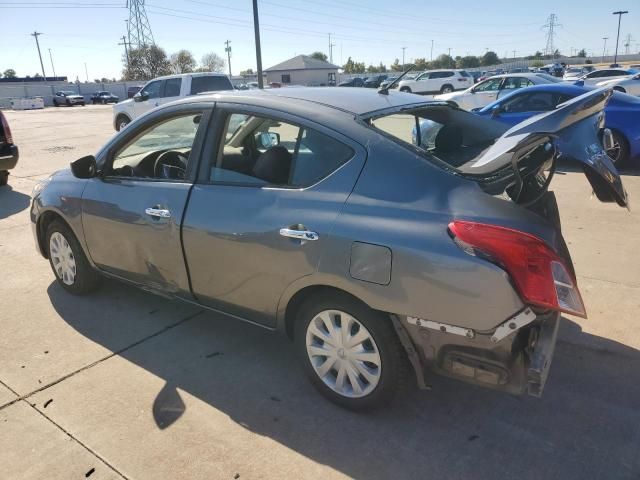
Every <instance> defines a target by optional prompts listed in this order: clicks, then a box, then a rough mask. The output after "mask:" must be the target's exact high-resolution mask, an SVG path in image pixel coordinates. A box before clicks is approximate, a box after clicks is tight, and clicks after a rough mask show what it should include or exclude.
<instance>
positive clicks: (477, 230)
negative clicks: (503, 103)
mask: <svg viewBox="0 0 640 480" xmlns="http://www.w3.org/2000/svg"><path fill="white" fill-rule="evenodd" d="M610 96H611V91H609V90H604V89H602V90H597V91H593V92H589V93H587V94H585V95H582V96H580V97H577V98H575V99H573V100H572V101H570V102H567V103H565V104H563V105H562V106H561V107H560V108H558V109H557V110H554V111H552V112H549V113H547V114H544V115H540V116H537V117H534V118H531V119H530V120H528V121H526V122H523V123H521V124H519V125H517V126H515V127H513V128H511V129H507V127H504V126H502V125H500V124H498V123H497V122H493V121H491V120H487V119H483V118H479V117H477V116H475V115H473V114H471V113H469V112H465V111H463V110H460V109H458V108H456V107H453V106H451V105H449V104H447V103H444V102H442V103H437V102H432V103H430V104H425V105H422V106H410V107H407V108H396V109H392V110H389V111H385V112H377V113H374V114H372V115H370V116H367V117H366V118H363V119H362V120H363V121H364V122H365V123H366V124H368V125H369V126H370V127H372V128H374V129H376V130H377V131H378V132H380V133H382V134H383V135H384V136H386V137H387V138H390V139H392V140H394V141H395V142H396V143H397V144H398V145H400V146H402V147H403V148H404V149H407V150H411V151H412V153H413V154H415V155H416V156H419V157H422V159H423V160H424V161H425V162H428V164H430V165H432V166H436V167H438V168H439V169H441V170H444V171H446V172H447V173H449V174H450V175H451V177H453V178H455V179H456V180H457V181H458V183H456V181H451V184H450V185H444V183H445V182H449V180H446V179H445V178H442V179H439V180H438V182H440V183H441V184H442V186H441V187H440V188H441V189H442V190H444V191H445V192H446V193H444V194H440V195H439V196H440V198H432V199H431V200H430V201H429V202H424V203H423V204H422V207H421V210H422V209H431V210H432V211H431V212H430V214H431V216H440V217H441V219H449V220H448V227H447V229H446V230H447V232H446V233H447V235H448V237H449V241H450V246H446V247H442V248H440V249H439V252H438V253H439V254H440V256H441V258H438V257H437V256H436V257H434V256H431V257H430V258H426V257H425V258H424V259H420V258H417V259H416V256H415V254H413V255H412V262H413V268H414V274H415V275H418V276H421V277H422V278H423V279H426V280H427V282H426V284H428V283H429V282H439V283H440V284H441V285H440V286H439V287H438V290H437V291H438V292H439V295H440V297H439V298H433V297H432V298H429V301H431V302H441V301H447V303H448V305H450V307H449V312H448V313H449V315H448V318H447V312H443V311H442V310H438V309H437V308H432V306H431V305H429V304H428V303H427V302H428V301H425V303H423V304H421V305H420V306H417V305H416V303H417V304H420V302H421V301H422V300H421V299H420V298H419V297H417V296H416V297H415V298H416V299H417V300H413V299H412V298H411V297H412V296H413V295H419V293H418V292H412V290H411V287H410V286H409V288H408V289H407V290H406V292H407V295H408V296H409V297H410V302H409V303H410V304H411V306H408V307H407V308H406V309H404V310H400V311H398V310H396V311H397V312H398V313H397V314H395V315H392V317H393V318H394V321H395V322H397V325H396V330H397V331H398V333H399V335H400V338H401V340H403V344H404V346H405V349H406V350H407V352H408V355H409V359H410V360H411V363H412V365H413V367H414V369H415V370H416V373H417V379H418V383H419V384H420V385H423V386H424V378H425V376H424V375H425V371H426V370H431V371H434V372H436V373H440V374H443V375H446V376H451V377H454V378H457V379H460V380H464V381H467V382H470V383H474V384H478V385H482V386H487V387H491V388H495V389H498V390H502V391H505V392H509V393H516V394H520V393H525V392H526V393H529V394H531V395H534V396H540V395H541V394H542V391H543V389H544V385H545V382H546V379H547V377H548V374H549V368H550V365H551V360H552V357H553V352H554V347H555V343H556V337H557V332H558V325H559V320H560V317H561V314H562V313H568V314H572V315H577V316H581V317H586V310H585V306H584V303H583V301H582V298H581V296H580V292H579V290H578V286H577V281H576V275H575V272H574V268H573V264H572V262H571V257H570V254H569V251H568V249H567V246H566V243H565V241H564V239H563V237H562V233H561V225H560V215H559V212H558V205H557V202H556V199H555V196H554V194H553V192H552V191H550V190H549V185H550V183H551V181H552V179H553V175H554V172H555V169H556V163H557V161H558V158H559V157H560V156H562V158H563V161H570V162H573V163H575V165H577V166H579V167H580V168H581V169H582V170H583V171H584V173H585V175H586V177H587V180H588V181H589V182H590V183H591V185H592V187H593V191H594V193H595V195H596V196H597V198H598V199H599V200H601V201H603V202H614V203H617V204H618V205H620V206H623V207H628V199H627V194H626V192H625V190H624V188H623V186H622V183H621V180H620V177H619V175H618V173H617V171H616V169H615V167H614V166H613V164H612V162H611V160H610V159H609V158H608V157H607V155H606V153H605V150H606V149H607V142H610V141H611V133H610V132H609V131H608V130H606V129H605V128H604V114H603V109H604V107H605V105H606V103H607V101H608V100H609V98H610ZM424 125H429V128H430V132H429V135H423V133H424V132H420V128H421V126H422V127H423V128H424ZM412 131H413V135H412V134H411V132H412ZM416 133H417V134H416ZM559 145H562V148H563V151H562V152H561V151H560V149H559ZM381 174H383V173H381ZM421 175H422V174H421V173H419V171H418V169H415V171H414V172H413V177H414V178H410V177H407V180H406V182H407V188H408V189H411V188H412V186H411V185H410V184H411V183H412V182H414V181H416V182H418V181H420V180H416V179H419V178H420V176H421ZM425 179H426V177H425ZM400 195H401V194H400ZM434 195H436V194H435V192H434ZM442 197H444V198H442ZM434 200H435V201H434ZM416 205H417V202H416ZM438 208H440V209H441V211H440V212H438ZM421 214H422V212H420V213H417V214H416V215H418V216H419V215H421ZM429 236H430V229H429V228H428V227H427V228H425V230H424V238H425V242H426V243H430V239H429ZM451 248H455V249H456V250H457V253H456V252H455V251H453V250H452V249H451ZM394 255H395V256H394V269H395V267H396V263H397V262H396V260H399V262H398V263H400V262H402V255H403V253H402V252H401V251H398V252H396V251H394ZM461 256H466V257H467V261H464V260H463V259H462V257H461ZM445 258H446V260H445ZM458 262H459V263H458ZM444 263H448V264H451V263H454V265H455V267H454V268H453V269H451V268H449V269H445V268H442V265H443V264H444ZM459 271H463V272H464V274H463V275H458V273H459ZM500 272H502V274H503V279H504V282H502V279H501V278H500ZM482 279H484V280H482ZM478 280H479V281H480V282H481V285H480V286H479V285H478V284H477V283H476V282H478ZM405 283H406V284H407V285H410V284H411V281H410V280H405ZM482 283H483V284H482ZM452 288H455V289H457V290H458V291H457V292H456V297H457V300H456V301H454V302H451V300H452V298H453V297H452V298H448V295H449V294H450V293H451V292H450V290H451V289H452ZM428 290H429V287H427V290H425V291H424V292H423V293H424V296H425V297H431V295H430V293H431V292H429V291H428ZM510 293H513V294H514V296H515V297H516V299H515V300H514V299H513V298H511V297H510V296H509V294H510ZM412 294H413V295H412ZM509 311H510V312H511V313H509V314H508V315H505V313H506V312H509ZM411 312H415V313H411ZM490 318H493V321H491V320H490ZM403 335H404V338H403Z"/></svg>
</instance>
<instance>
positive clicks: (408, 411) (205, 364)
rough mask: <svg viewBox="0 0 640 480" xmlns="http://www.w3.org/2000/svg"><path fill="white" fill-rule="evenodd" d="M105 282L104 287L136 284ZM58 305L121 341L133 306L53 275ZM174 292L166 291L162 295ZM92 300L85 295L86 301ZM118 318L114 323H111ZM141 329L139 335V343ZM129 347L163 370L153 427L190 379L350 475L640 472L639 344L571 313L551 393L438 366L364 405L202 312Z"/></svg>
mask: <svg viewBox="0 0 640 480" xmlns="http://www.w3.org/2000/svg"><path fill="white" fill-rule="evenodd" d="M130 288H131V287H127V286H123V285H120V284H117V283H115V282H111V281H107V282H105V286H104V287H103V289H102V290H101V291H100V292H98V293H96V294H95V295H98V296H102V297H103V298H102V299H101V300H104V297H107V298H108V297H112V298H113V300H114V301H116V299H117V298H122V297H123V296H127V295H131V293H130V292H128V290H130ZM48 294H49V297H50V299H51V302H52V304H53V306H54V307H55V309H56V311H57V312H58V314H59V315H60V316H61V318H62V319H63V320H64V321H65V322H67V323H68V324H69V325H70V326H71V327H73V328H74V329H75V330H77V331H78V332H79V333H80V334H82V335H84V336H86V337H88V338H89V339H91V340H93V341H95V342H97V343H98V344H100V345H103V346H104V347H106V348H107V349H110V350H112V351H117V350H118V348H120V347H118V346H117V345H120V346H121V338H120V336H119V335H118V333H117V332H119V331H120V330H121V329H126V325H127V324H128V323H130V322H135V321H136V318H132V317H131V316H127V315H113V314H111V313H109V312H108V311H95V313H94V314H93V315H90V316H88V315H86V314H82V313H80V312H87V307H89V306H90V305H91V303H92V302H95V297H94V299H93V300H92V297H91V296H89V297H73V296H71V295H69V294H67V293H66V292H64V291H63V289H62V288H61V287H59V286H58V285H57V284H56V283H55V282H54V283H52V284H51V285H50V287H49V288H48ZM167 302H169V301H168V300H164V299H161V298H158V300H157V305H158V308H163V307H164V306H166V305H167ZM79 304H85V305H79ZM105 325H108V326H109V328H105ZM133 342H134V340H132V343H133ZM119 355H120V356H121V357H123V358H125V359H127V360H128V361H130V362H133V363H134V364H135V365H138V366H140V367H142V368H144V369H146V370H147V371H148V372H150V373H152V374H154V375H156V376H157V377H159V378H161V379H163V380H164V382H165V385H164V388H162V389H161V391H160V392H158V394H157V397H156V399H155V402H154V405H153V406H152V409H151V410H152V412H153V413H152V414H153V416H154V420H155V422H156V425H157V428H159V429H164V428H166V427H167V426H169V425H171V424H172V423H174V422H179V421H180V418H181V416H182V415H184V414H186V413H187V412H186V411H185V410H186V408H187V407H186V406H185V402H184V401H183V400H182V398H181V396H180V390H182V391H186V392H188V393H189V394H191V395H194V396H196V397H197V398H199V399H200V400H202V401H204V402H206V403H207V404H209V405H211V406H212V407H213V408H215V409H217V410H219V411H221V412H223V413H225V414H226V415H228V416H229V417H230V418H232V419H233V420H234V421H236V422H237V423H238V424H240V425H241V426H243V427H244V428H246V429H248V430H249V431H251V432H253V433H256V434H259V435H263V436H266V437H268V438H270V439H272V440H274V441H276V442H278V443H280V444H282V445H284V446H285V447H287V448H289V449H292V450H293V451H296V452H298V453H299V454H301V455H304V456H305V457H307V458H309V459H310V460H312V461H314V462H318V463H321V464H324V465H327V466H329V467H331V468H333V469H335V470H337V471H339V472H341V473H343V474H345V475H347V476H349V477H353V478H362V479H377V478H403V479H404V478H421V479H422V478H475V479H493V478H496V479H506V478H518V479H519V480H522V479H529V478H530V479H536V480H537V479H541V478H544V479H563V480H567V479H584V478H606V479H631V478H633V479H637V478H639V477H640V459H639V456H638V451H640V409H638V401H639V400H640V351H638V350H636V349H634V348H630V347H628V346H625V345H623V344H621V343H618V342H614V341H611V340H608V339H606V338H603V337H598V336H594V335H590V334H588V333H586V332H583V331H582V330H581V328H580V327H579V326H578V325H577V324H576V323H574V322H572V321H571V320H568V319H564V320H563V324H562V327H561V333H560V340H559V342H558V346H557V349H556V354H555V360H554V365H553V368H552V371H551V377H550V380H549V382H548V384H547V387H546V391H545V394H544V396H543V398H541V399H537V398H532V397H514V396H510V395H505V394H501V393H498V392H493V391H491V390H487V389H483V388H479V387H474V386H468V385H465V384H462V383H460V382H456V381H454V380H449V379H444V378H438V377H434V378H432V379H430V380H431V383H432V385H433V390H432V391H419V390H417V389H416V388H415V387H414V386H411V387H409V388H407V390H406V391H405V392H404V393H403V394H402V395H401V396H400V397H399V398H398V399H397V400H396V401H395V403H393V404H392V405H391V406H389V407H388V408H385V409H383V410H380V411H376V412H372V413H366V414H356V413H352V412H349V411H345V410H343V409H340V408H338V407H336V406H334V405H333V404H331V403H329V402H328V401H326V400H325V399H324V398H323V397H321V396H320V395H318V394H317V393H316V391H315V390H314V389H313V387H312V386H311V385H310V383H309V382H308V381H307V380H306V379H305V378H304V375H303V372H302V369H301V368H300V367H299V366H298V362H297V359H296V357H295V354H294V349H293V347H292V345H291V343H290V342H289V341H288V339H286V338H284V337H281V336H279V335H277V334H274V333H272V332H268V331H266V330H263V329H260V328H257V327H254V326H251V325H248V324H244V323H242V322H240V321H237V320H233V319H229V318H226V317H223V316H222V315H218V314H215V313H209V312H203V313H202V314H200V315H198V316H196V317H195V318H193V319H191V320H189V321H186V322H184V323H183V324H181V325H179V326H178V327H176V328H173V329H171V330H169V331H167V332H165V333H163V334H162V335H158V336H155V337H153V338H150V339H149V340H147V341H145V342H142V343H140V344H138V345H136V346H134V347H132V348H130V349H125V350H124V351H121V353H119Z"/></svg>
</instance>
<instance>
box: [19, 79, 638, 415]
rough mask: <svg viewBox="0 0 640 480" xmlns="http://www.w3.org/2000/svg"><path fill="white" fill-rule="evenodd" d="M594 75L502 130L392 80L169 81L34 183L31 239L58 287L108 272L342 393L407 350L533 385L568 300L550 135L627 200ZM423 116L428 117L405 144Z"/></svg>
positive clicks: (424, 363) (448, 368)
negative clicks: (277, 347) (222, 323)
mask: <svg viewBox="0 0 640 480" xmlns="http://www.w3.org/2000/svg"><path fill="white" fill-rule="evenodd" d="M609 95H610V92H608V91H605V90H597V91H594V92H589V93H588V94H586V95H583V96H582V97H579V98H577V99H574V100H572V101H570V102H568V103H567V104H565V106H564V107H563V108H561V109H559V110H556V111H553V112H549V113H548V114H545V115H541V116H538V117H536V118H535V119H533V120H532V121H528V122H524V123H522V124H520V125H518V126H517V127H514V128H512V129H511V130H507V127H504V126H502V125H501V124H499V123H497V122H492V121H490V120H486V119H483V118H480V117H477V116H475V115H473V114H471V113H468V112H465V111H463V110H460V109H458V108H456V107H453V106H451V105H450V104H448V103H446V102H428V101H425V100H424V99H423V98H422V97H419V96H416V95H411V94H405V93H400V92H390V93H389V94H384V92H383V93H377V92H376V91H374V90H369V89H335V88H314V89H306V88H299V89H274V90H270V91H247V92H228V93H227V92H225V93H219V94H213V95H202V96H196V97H189V98H188V99H184V100H181V101H178V102H174V103H172V104H168V105H165V106H162V107H160V108H158V109H155V110H153V111H152V112H150V113H148V114H146V115H144V116H142V117H140V118H139V119H137V120H135V121H134V122H132V123H131V124H130V125H129V126H128V127H127V128H126V129H125V130H123V131H122V132H120V133H118V134H117V135H115V136H114V137H113V138H112V139H111V140H110V141H109V142H108V143H107V144H106V145H105V146H104V147H103V148H102V149H101V150H100V151H99V152H97V154H96V155H95V156H87V157H83V158H81V159H79V160H77V161H75V162H74V163H73V164H72V165H71V169H70V170H63V171H60V172H57V173H56V174H54V175H52V176H51V177H50V178H49V179H48V180H46V181H45V182H43V183H42V184H39V185H38V186H37V187H36V189H35V191H34V195H33V202H32V209H31V219H32V224H33V232H34V235H35V241H36V245H37V248H38V251H39V252H40V254H42V255H43V256H44V257H45V258H48V259H49V262H50V264H51V267H52V269H53V272H54V275H55V278H56V280H57V282H58V283H59V285H60V286H61V287H62V288H64V289H65V290H67V291H68V292H70V293H72V294H85V293H88V292H91V291H93V290H95V289H96V288H97V287H98V286H99V285H100V280H101V278H102V277H103V276H108V277H112V278H116V279H121V280H124V281H127V282H129V283H131V284H133V285H137V286H140V287H142V288H144V289H145V290H148V291H152V292H155V293H158V294H161V295H164V296H170V297H172V298H175V299H177V300H180V301H184V302H188V303H192V304H198V305H201V306H203V307H205V308H208V309H211V310H214V311H217V312H223V313H225V314H227V315H229V316H231V317H233V318H235V319H237V320H239V321H245V322H250V323H252V324H255V325H257V326H260V327H264V328H267V329H270V330H274V331H279V332H282V333H283V334H284V335H287V336H288V337H289V338H291V340H292V341H293V342H294V344H295V348H296V349H297V351H298V353H299V356H300V361H301V364H302V366H303V369H304V370H305V372H306V373H307V374H308V376H309V378H310V379H311V381H312V382H313V384H314V385H315V386H316V387H317V388H318V389H319V391H320V392H321V393H322V394H323V395H325V396H326V397H328V398H329V399H330V400H332V401H334V402H336V403H338V404H339V405H342V406H344V407H347V408H351V409H365V408H371V407H376V406H380V405H382V404H385V403H386V402H388V401H389V400H390V399H391V398H392V397H393V395H394V394H395V393H396V391H397V390H398V389H399V387H400V386H401V384H402V383H404V382H405V380H406V379H407V378H408V376H410V375H411V374H413V375H414V376H415V379H416V382H417V384H418V385H419V386H420V387H426V385H425V375H426V372H427V370H431V371H434V372H437V373H440V374H443V375H448V376H451V377H454V378H456V379H459V380H463V381H466V382H471V383H474V384H477V385H482V386H486V387H490V388H494V389H497V390H501V391H504V392H510V393H529V394H532V395H540V394H541V393H542V389H543V387H544V384H545V380H546V378H547V375H548V372H549V367H550V364H551V358H552V354H553V350H554V346H555V342H556V334H557V330H558V323H559V319H560V314H561V312H567V313H571V314H575V315H580V316H585V315H586V312H585V307H584V304H583V302H582V300H581V297H580V293H579V291H578V287H577V284H576V277H575V273H574V270H573V266H572V263H571V258H570V256H569V252H568V250H567V247H566V245H565V242H564V240H563V238H562V234H561V232H560V224H559V215H558V209H557V204H556V202H555V197H554V195H553V193H552V192H550V191H549V190H548V187H549V183H550V180H551V177H552V176H553V171H554V169H555V161H556V159H557V158H558V155H559V153H560V152H559V151H558V148H557V139H558V138H562V137H563V136H571V138H572V142H571V145H572V146H573V147H575V148H574V150H572V151H569V152H563V153H564V156H565V157H567V158H572V159H574V160H575V161H576V162H579V163H580V164H581V165H582V166H583V168H584V169H585V171H586V173H587V174H588V175H587V176H588V179H589V181H591V182H592V184H593V186H594V191H595V193H596V195H597V196H598V198H599V199H601V200H603V201H608V202H616V203H618V204H619V205H621V206H625V205H626V204H627V198H626V193H625V191H624V189H623V187H622V184H621V183H620V178H619V176H618V174H617V172H616V170H615V168H614V167H613V165H612V164H611V162H610V160H609V159H608V158H607V156H606V154H605V153H604V150H603V147H602V145H601V144H600V140H599V139H600V138H602V139H604V141H605V142H606V141H607V139H608V133H607V131H606V130H605V129H603V128H602V127H603V125H602V120H601V117H600V112H601V110H602V108H603V107H604V105H605V104H606V102H607V100H608V98H609ZM422 120H430V121H432V122H437V123H439V124H441V128H440V129H439V131H438V135H437V136H436V138H435V139H434V141H433V144H429V145H420V142H418V145H412V143H411V131H412V128H413V127H415V126H416V125H419V124H420V122H421V121H422ZM418 138H420V135H418ZM573 147H572V148H573Z"/></svg>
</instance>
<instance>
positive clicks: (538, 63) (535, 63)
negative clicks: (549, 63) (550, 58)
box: [529, 60, 544, 68]
mask: <svg viewBox="0 0 640 480" xmlns="http://www.w3.org/2000/svg"><path fill="white" fill-rule="evenodd" d="M543 65H544V62H542V61H541V60H534V61H533V62H531V63H530V64H529V66H530V67H534V68H539V67H542V66H543Z"/></svg>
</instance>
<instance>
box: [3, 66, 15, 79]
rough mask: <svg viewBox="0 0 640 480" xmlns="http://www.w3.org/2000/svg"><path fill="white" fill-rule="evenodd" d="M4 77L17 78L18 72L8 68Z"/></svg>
mask: <svg viewBox="0 0 640 480" xmlns="http://www.w3.org/2000/svg"><path fill="white" fill-rule="evenodd" d="M2 75H3V76H4V78H16V71H15V70H14V69H13V68H7V69H6V70H5V71H4V73H3V74H2Z"/></svg>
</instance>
